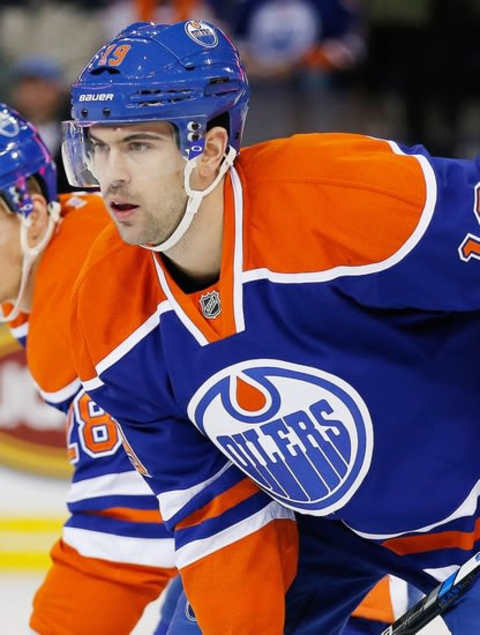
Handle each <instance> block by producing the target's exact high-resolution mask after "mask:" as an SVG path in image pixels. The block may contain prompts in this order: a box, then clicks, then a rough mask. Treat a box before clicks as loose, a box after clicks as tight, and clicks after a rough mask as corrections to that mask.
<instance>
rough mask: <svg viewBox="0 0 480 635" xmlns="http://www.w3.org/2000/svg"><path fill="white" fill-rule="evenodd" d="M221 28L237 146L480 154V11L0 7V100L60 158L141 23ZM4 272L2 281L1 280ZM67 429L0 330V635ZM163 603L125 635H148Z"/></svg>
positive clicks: (19, 610)
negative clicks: (102, 62)
mask: <svg viewBox="0 0 480 635" xmlns="http://www.w3.org/2000/svg"><path fill="white" fill-rule="evenodd" d="M187 17H193V18H197V19H201V18H203V19H213V20H215V21H216V22H217V23H220V24H221V25H222V26H223V27H224V29H225V30H226V31H227V32H228V33H229V34H231V35H232V37H233V38H234V39H235V41H236V42H237V43H238V45H239V47H240V49H241V52H242V56H243V58H244V60H245V62H246V66H247V70H248V73H249V77H250V80H251V88H252V100H251V110H250V113H249V116H248V122H247V129H246V135H245V142H246V144H250V143H254V142H257V141H260V140H264V139H269V138H273V137H277V136H287V135H290V134H293V133H295V132H311V131H344V132H346V131H348V132H361V133H366V134H370V135H373V136H378V137H388V138H393V139H395V140H397V141H403V142H406V143H423V144H424V145H426V146H427V148H428V149H429V150H430V151H431V152H432V153H433V154H440V155H447V156H448V155H449V156H465V157H473V156H474V155H476V154H477V152H479V151H480V101H479V98H480V89H479V87H480V83H479V82H478V77H479V76H480V73H479V71H480V47H479V45H478V42H479V41H480V38H479V35H480V1H479V0H415V1H414V2H413V1H408V0H407V1H406V0H70V1H68V2H67V1H63V2H60V1H52V0H1V1H0V99H1V100H2V101H7V102H8V103H9V104H11V105H13V106H15V107H16V108H17V109H18V110H19V111H20V112H21V113H22V114H23V115H25V116H26V117H27V118H29V119H31V120H32V121H33V122H34V123H35V124H36V125H37V126H38V128H39V129H40V132H41V134H42V136H43V137H44V139H45V141H46V143H47V145H48V146H49V147H50V150H51V151H52V153H53V155H54V156H55V157H56V158H57V161H58V167H59V189H60V191H68V190H70V189H71V188H70V187H69V185H68V183H67V182H66V180H65V175H64V172H63V168H62V163H61V158H60V142H61V138H60V122H61V121H62V120H63V119H68V117H69V114H68V110H69V108H68V86H69V84H70V83H71V81H72V80H73V79H74V78H75V77H76V75H78V73H79V71H80V70H81V68H82V65H83V64H85V63H86V62H87V61H88V59H89V58H90V56H91V54H92V53H93V52H94V51H95V50H96V49H97V48H98V47H99V46H100V45H101V44H102V43H103V42H104V41H106V40H108V39H110V38H111V37H112V36H113V35H114V34H115V33H116V32H118V31H119V30H120V29H121V28H123V27H124V26H126V25H127V24H129V23H130V22H133V21H137V20H154V21H157V22H171V21H175V20H178V19H186V18H187ZM0 275H1V272H0ZM70 474H71V468H70V466H69V464H68V462H67V459H66V451H65V431H64V419H63V417H62V416H61V415H60V414H58V413H56V412H55V411H54V410H51V409H49V408H48V407H47V406H45V405H44V404H43V403H42V402H41V399H40V398H39V397H38V396H37V394H36V392H35V388H34V386H33V383H32V381H31V378H30V377H29V374H28V370H27V369H26V366H25V357H24V353H23V352H22V351H20V350H19V348H18V346H17V345H16V344H15V342H14V341H13V340H12V339H11V337H10V336H9V334H8V331H7V329H6V328H5V327H0V492H1V495H0V614H1V615H2V627H1V629H0V630H1V633H2V635H3V634H6V635H19V634H21V633H26V632H28V629H27V623H28V616H29V613H30V605H31V599H32V596H33V593H34V592H35V589H36V588H37V586H38V585H39V584H40V581H41V580H42V578H43V576H44V575H45V571H46V569H47V568H48V566H49V558H48V551H49V549H50V547H51V546H52V544H53V543H54V541H55V540H56V539H57V538H58V536H59V534H60V531H61V526H62V523H63V522H64V520H65V519H66V517H67V510H66V506H65V503H64V501H65V498H66V494H67V491H68V486H69V478H70ZM157 615H158V601H157V602H156V603H154V604H153V605H150V607H148V608H147V610H146V612H145V615H144V617H143V618H142V621H141V623H140V624H139V625H138V626H137V628H136V629H135V631H134V633H135V634H136V635H148V634H149V633H152V631H153V628H154V626H155V624H156V621H157Z"/></svg>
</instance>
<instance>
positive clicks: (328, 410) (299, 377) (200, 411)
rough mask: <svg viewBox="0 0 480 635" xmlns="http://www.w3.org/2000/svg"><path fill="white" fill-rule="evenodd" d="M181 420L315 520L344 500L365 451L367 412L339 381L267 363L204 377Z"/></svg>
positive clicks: (369, 442) (368, 446) (368, 449)
mask: <svg viewBox="0 0 480 635" xmlns="http://www.w3.org/2000/svg"><path fill="white" fill-rule="evenodd" d="M188 414H189V417H190V419H191V420H192V421H193V422H194V423H195V425H196V426H197V427H198V428H199V429H200V430H201V431H202V432H204V433H205V434H206V435H207V436H208V437H209V438H210V439H212V441H213V442H214V443H215V444H216V445H217V446H218V447H219V448H220V449H221V450H222V452H223V453H224V454H226V455H227V456H228V457H229V458H230V459H231V460H232V462H233V463H235V464H236V465H237V466H238V467H239V468H240V469H242V470H243V471H244V472H245V473H246V474H248V476H250V477H251V478H252V479H253V480H255V481H256V482H257V483H258V484H259V485H260V486H261V487H262V488H263V489H264V490H266V491H267V492H268V493H269V494H271V495H272V496H273V497H274V498H276V499H277V500H278V501H279V502H281V503H283V504H284V505H286V506H288V507H291V508H292V509H295V510H298V511H301V512H307V513H310V514H314V515H318V516H323V515H327V514H331V513H333V512H334V511H336V510H338V509H340V508H341V507H343V505H345V503H346V502H347V501H348V500H350V498H351V497H352V496H353V494H354V493H355V491H356V490H357V489H358V487H359V486H360V484H361V482H362V481H363V479H364V478H365V475H366V474H367V472H368V469H369V467H370V462H371V459H372V451H373V428H372V421H371V418H370V414H369V411H368V408H367V406H366V404H365V402H364V401H363V399H362V398H361V396H360V395H359V394H358V392H357V391H356V390H355V389H354V388H353V387H352V386H350V385H349V384H348V383H347V382H345V381H344V380H343V379H341V378H339V377H337V376H335V375H332V374H330V373H327V372H325V371H322V370H319V369H317V368H313V367H311V366H303V365H299V364H292V363H289V362H285V361H281V360H273V359H255V360H248V361H244V362H240V363H238V364H234V365H232V366H229V367H228V368H225V369H223V370H221V371H219V372H218V373H216V374H215V375H213V376H212V377H210V378H209V379H208V380H207V381H206V382H205V383H204V384H203V385H202V386H201V387H200V388H199V389H198V390H197V392H196V393H195V395H194V396H193V397H192V399H191V401H190V403H189V406H188Z"/></svg>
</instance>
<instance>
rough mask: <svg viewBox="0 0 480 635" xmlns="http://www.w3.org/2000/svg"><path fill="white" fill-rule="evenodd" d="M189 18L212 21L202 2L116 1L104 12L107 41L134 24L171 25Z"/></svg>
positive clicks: (196, 0)
mask: <svg viewBox="0 0 480 635" xmlns="http://www.w3.org/2000/svg"><path fill="white" fill-rule="evenodd" d="M188 18H203V19H212V18H213V16H212V13H211V11H209V10H208V8H207V7H206V5H205V3H204V2H203V1H202V0H114V1H113V2H111V3H110V6H109V7H107V8H106V9H105V11H104V28H105V31H106V33H107V39H110V38H112V37H114V36H115V35H116V34H117V33H118V32H119V31H121V30H122V29H124V28H125V27H126V26H127V25H129V24H131V23H132V22H139V21H140V22H159V23H162V24H170V23H172V22H178V21H180V20H187V19H188Z"/></svg>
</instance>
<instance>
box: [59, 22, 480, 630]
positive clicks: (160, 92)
mask: <svg viewBox="0 0 480 635" xmlns="http://www.w3.org/2000/svg"><path fill="white" fill-rule="evenodd" d="M72 103H73V110H72V113H73V121H72V122H68V123H66V124H65V141H64V156H65V159H66V163H67V165H68V168H69V172H70V181H71V182H72V184H81V185H83V186H95V185H98V184H99V185H100V187H101V190H102V194H103V196H104V198H105V201H106V204H107V209H108V211H109V213H110V215H111V217H112V218H113V220H114V222H115V225H116V228H117V230H118V233H119V234H120V237H121V238H120V237H119V236H118V235H117V233H116V232H115V231H114V230H113V229H112V228H108V229H107V230H105V231H104V232H102V234H101V235H100V236H99V237H98V239H97V241H96V242H95V244H94V245H93V247H92V249H91V251H90V253H89V256H88V259H87V261H86V263H85V265H84V268H83V270H82V272H81V274H80V276H79V278H78V280H77V286H76V289H75V294H74V302H73V307H72V324H71V337H72V341H73V342H74V343H75V347H74V348H75V350H74V355H75V365H76V368H77V369H78V372H79V375H80V378H81V379H82V381H83V384H84V387H85V388H86V390H87V391H88V393H89V394H90V395H91V396H92V398H94V399H95V401H97V402H98V403H100V404H101V406H102V407H103V408H105V409H107V410H108V411H109V412H112V413H113V414H114V416H115V417H116V418H118V420H119V424H120V426H121V427H122V429H123V431H124V434H125V435H126V437H127V438H128V443H129V446H130V452H131V453H132V455H134V456H135V461H136V463H137V465H138V466H139V467H140V469H141V471H142V473H143V474H144V476H145V478H146V479H147V481H148V482H149V484H150V486H151V487H152V489H153V490H154V491H155V492H157V493H158V499H159V502H160V509H161V512H162V517H163V519H164V521H165V522H166V524H167V526H168V527H169V528H170V530H171V531H172V532H173V533H174V535H175V547H176V562H177V565H178V566H179V568H181V569H182V576H183V580H184V585H185V590H186V593H187V596H188V597H189V599H190V600H191V602H192V605H193V607H194V610H195V613H196V614H197V617H198V619H199V623H200V626H201V628H202V629H203V630H204V631H206V632H207V633H209V632H211V633H225V632H235V633H247V632H262V633H263V632H268V633H279V632H281V629H282V628H283V614H284V598H283V592H284V582H285V577H284V576H282V575H280V576H279V575H278V574H279V568H278V565H279V560H278V553H277V552H275V550H271V549H268V550H267V546H268V547H271V545H272V543H273V542H274V541H275V540H278V538H279V534H278V533H275V536H272V535H271V533H270V534H269V533H268V531H271V524H270V523H269V514H270V511H271V510H272V509H274V510H276V513H280V512H279V508H278V507H276V505H277V504H279V505H281V506H284V509H285V513H286V512H287V510H289V511H294V512H295V513H296V517H297V525H298V528H299V538H300V551H299V554H300V569H301V570H302V576H298V577H297V578H296V580H295V581H294V583H293V585H292V588H291V591H292V592H295V593H296V594H297V596H296V597H297V599H298V598H299V597H301V596H303V599H304V602H303V605H302V602H301V601H299V602H298V603H297V605H296V608H297V611H296V615H297V616H298V614H299V613H300V612H302V613H303V615H306V614H307V613H308V610H309V608H310V609H312V607H315V609H316V610H317V617H318V621H317V631H316V632H320V633H328V634H329V635H332V634H334V633H335V634H336V633H339V632H341V630H342V628H343V625H344V622H345V620H346V619H347V616H348V615H349V614H350V612H351V611H352V610H353V608H354V606H355V604H356V603H357V602H358V601H359V600H360V599H361V598H362V597H363V596H364V595H365V593H366V592H367V590H368V589H370V588H371V587H372V586H373V585H374V584H375V583H376V582H377V581H378V580H379V579H380V578H381V577H382V576H383V575H384V574H385V573H386V572H392V573H394V574H396V575H398V576H399V577H402V578H404V579H406V580H408V581H409V582H411V583H412V584H414V585H415V586H417V587H418V588H420V589H422V590H423V591H425V592H428V591H430V590H431V589H432V588H433V587H434V586H435V585H436V582H437V581H438V580H441V581H443V580H446V579H447V577H448V575H449V574H450V573H451V572H452V571H454V570H456V569H457V568H458V567H459V566H460V565H461V564H462V563H463V562H464V561H466V560H467V559H468V558H469V557H471V556H474V555H475V553H476V552H477V550H478V548H479V532H478V526H479V522H480V521H479V519H478V496H479V491H480V490H479V483H480V468H479V462H478V425H477V423H476V420H477V413H478V408H479V399H478V395H479V394H480V378H479V374H478V372H477V365H478V363H477V360H478V357H479V355H480V349H479V346H480V340H479V338H478V311H479V310H480V287H479V285H478V273H479V270H478V260H479V258H480V237H479V234H480V232H479V228H478V222H479V220H480V202H479V201H480V194H479V192H480V170H479V166H478V165H477V164H476V163H475V162H472V161H458V160H448V159H439V158H434V157H431V156H429V154H428V152H427V151H426V150H425V149H424V148H422V147H416V148H404V147H402V146H400V145H399V144H396V143H394V142H389V141H386V140H381V139H373V138H370V137H366V136H363V135H348V134H323V135H297V136H294V137H292V138H290V139H277V140H274V141H271V142H266V143H263V144H259V145H257V146H253V147H250V148H244V149H242V151H241V153H240V154H239V156H238V157H237V154H238V152H239V149H240V142H241V135H242V129H243V124H244V121H245V116H246V112H247V105H248V84H247V80H246V77H245V73H244V70H243V68H242V66H241V63H240V61H239V58H238V53H237V51H236V49H235V47H234V46H233V45H232V43H231V42H230V41H229V40H228V38H226V37H225V36H224V35H223V34H222V32H221V31H220V30H219V29H217V28H216V27H215V26H213V25H210V24H208V23H206V22H196V21H193V20H189V21H187V22H184V23H179V24H175V25H172V26H166V25H154V24H141V23H140V24H135V25H132V26H131V27H129V28H127V29H126V30H125V31H123V32H122V33H120V34H119V35H118V36H117V37H116V38H114V39H113V40H112V41H111V42H109V43H108V44H106V45H105V46H104V47H102V48H101V49H100V50H99V51H98V53H97V54H96V55H95V56H94V57H93V58H92V60H91V61H90V62H89V64H87V66H86V67H85V68H84V70H83V71H82V73H81V75H80V77H79V79H78V81H77V82H76V83H75V84H74V86H73V88H72ZM299 107H301V105H299ZM121 239H123V241H124V242H125V243H129V244H122V242H121ZM138 245H141V246H142V247H146V248H148V250H150V252H151V253H149V251H148V250H147V249H139V248H138V247H136V246H138ZM104 280H109V285H108V287H107V288H105V284H104ZM92 307H94V310H92ZM245 475H247V476H248V477H250V478H251V479H252V481H255V482H256V483H257V484H258V485H259V486H260V489H259V490H256V489H248V486H247V481H246V476H245ZM224 545H228V556H227V554H224V553H222V548H221V547H222V546H224ZM213 549H217V550H218V551H217V552H216V555H217V558H216V560H215V563H216V566H215V568H214V569H213V568H212V569H211V570H210V571H209V573H208V576H207V575H205V576H204V575H202V574H201V573H200V571H199V568H198V562H200V561H201V560H202V558H203V557H204V556H205V554H207V553H211V552H212V550H213ZM305 554H307V556H308V558H307V556H306V555H305ZM305 571H309V572H310V574H311V579H310V580H309V581H306V580H307V578H308V575H306V574H305ZM274 576H277V577H276V582H275V583H274V584H273V585H272V584H271V580H272V579H273V578H274ZM282 581H283V582H282ZM205 589H208V590H209V591H211V603H210V605H209V606H208V605H206V604H202V602H203V600H204V598H203V596H202V593H203V594H204V593H205ZM479 589H480V585H478V584H477V585H476V586H475V587H474V588H473V590H472V591H471V592H470V593H469V594H468V596H465V597H464V599H463V601H462V603H461V604H459V605H458V607H457V609H454V610H452V611H450V612H448V613H447V614H446V615H445V620H446V622H447V623H448V626H449V628H451V629H452V630H453V632H454V633H457V632H458V633H461V634H462V635H464V634H468V635H470V633H471V634H472V635H473V633H478V632H479V630H480V613H479V612H478V601H479V599H478V594H479V593H480V590H479ZM314 590H316V592H317V593H320V592H321V596H322V597H321V598H318V596H317V597H316V598H312V595H311V594H312V593H314ZM475 603H477V607H476V606H475ZM259 607H260V608H259ZM293 614H295V612H294V613H292V614H290V613H289V615H287V631H288V630H289V629H290V630H291V631H292V630H293V632H299V633H300V632H301V631H300V630H298V631H297V630H295V625H292V624H291V623H289V621H288V619H289V618H290V616H291V615H293ZM262 620H263V621H262ZM232 625H234V626H232ZM443 628H444V629H445V630H446V629H447V626H445V624H444V625H443ZM229 629H230V630H229ZM438 632H440V631H436V633H438Z"/></svg>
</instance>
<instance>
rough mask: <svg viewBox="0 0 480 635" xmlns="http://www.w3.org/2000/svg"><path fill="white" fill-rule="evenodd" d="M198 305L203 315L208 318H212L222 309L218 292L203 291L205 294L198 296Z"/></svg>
mask: <svg viewBox="0 0 480 635" xmlns="http://www.w3.org/2000/svg"><path fill="white" fill-rule="evenodd" d="M200 307H201V309H202V313H203V316H204V317H206V318H208V319H209V320H213V319H214V318H216V317H217V316H219V315H220V313H221V311H222V305H221V303H220V294H219V292H218V291H210V292H209V293H205V295H202V296H200Z"/></svg>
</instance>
